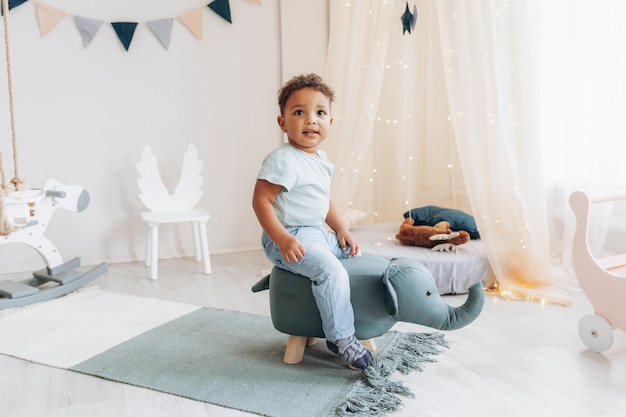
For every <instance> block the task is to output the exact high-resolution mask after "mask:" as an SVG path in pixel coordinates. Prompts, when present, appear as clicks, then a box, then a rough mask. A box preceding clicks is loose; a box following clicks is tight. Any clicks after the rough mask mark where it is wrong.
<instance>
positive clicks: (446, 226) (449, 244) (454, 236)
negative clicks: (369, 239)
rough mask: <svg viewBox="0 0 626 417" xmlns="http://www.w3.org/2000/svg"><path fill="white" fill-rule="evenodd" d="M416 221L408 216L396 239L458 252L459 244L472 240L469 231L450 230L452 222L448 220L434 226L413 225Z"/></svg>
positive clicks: (404, 242) (407, 243) (403, 242)
mask: <svg viewBox="0 0 626 417" xmlns="http://www.w3.org/2000/svg"><path fill="white" fill-rule="evenodd" d="M414 222H415V221H414V220H413V219H412V218H410V217H407V218H406V219H405V220H404V221H403V222H402V224H401V225H400V231H399V232H398V234H396V239H398V240H399V241H400V243H402V244H403V245H411V246H422V247H425V248H431V249H433V250H441V251H452V252H456V246H457V245H462V244H464V243H467V242H469V240H470V235H469V233H467V232H466V231H464V230H459V231H456V232H453V231H452V230H450V223H448V222H446V221H441V222H439V223H437V224H436V225H434V226H425V225H422V226H413V223H414ZM439 245H441V246H439Z"/></svg>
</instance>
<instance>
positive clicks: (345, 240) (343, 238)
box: [337, 229, 360, 257]
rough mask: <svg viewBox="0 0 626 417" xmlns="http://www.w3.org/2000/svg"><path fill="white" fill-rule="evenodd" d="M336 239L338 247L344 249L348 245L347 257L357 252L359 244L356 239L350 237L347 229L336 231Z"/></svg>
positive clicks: (350, 234)
mask: <svg viewBox="0 0 626 417" xmlns="http://www.w3.org/2000/svg"><path fill="white" fill-rule="evenodd" d="M337 240H338V241H339V247H341V250H346V248H347V247H350V252H348V257H350V256H354V255H356V254H358V253H359V250H360V249H359V244H358V243H357V241H356V239H354V238H353V237H352V233H350V231H349V230H347V229H346V230H342V231H341V232H337Z"/></svg>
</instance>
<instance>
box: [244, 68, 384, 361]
mask: <svg viewBox="0 0 626 417" xmlns="http://www.w3.org/2000/svg"><path fill="white" fill-rule="evenodd" d="M333 99H334V91H333V90H332V88H330V87H329V86H328V85H326V84H325V83H324V82H323V81H322V79H321V77H320V76H318V75H316V74H308V75H299V76H296V77H294V78H292V79H291V80H290V81H288V82H287V83H286V84H285V85H284V86H283V87H282V88H281V89H280V91H279V93H278V104H279V106H280V116H278V125H279V126H280V128H281V130H282V131H283V132H285V133H286V134H287V139H288V143H285V144H283V145H282V146H281V147H280V148H278V149H276V150H274V151H273V152H271V153H270V154H269V155H268V156H267V157H266V158H265V160H264V161H263V165H262V166H261V170H260V172H259V175H258V176H257V181H256V185H255V188H254V195H253V201H252V206H253V208H254V212H255V213H256V216H257V218H258V220H259V223H260V224H261V227H262V228H263V235H262V238H261V240H262V243H263V248H264V250H265V254H266V255H267V257H268V258H269V259H270V260H271V261H272V262H274V264H275V265H276V266H278V267H280V268H283V269H286V270H288V271H291V272H294V273H296V274H300V275H303V276H305V277H307V278H309V279H310V280H311V288H312V290H313V296H314V297H315V302H316V304H317V307H318V309H319V311H320V316H321V318H322V328H323V330H324V334H325V336H326V344H327V346H328V348H329V349H330V350H331V351H333V352H334V353H335V354H337V355H339V357H340V358H341V359H342V360H344V361H345V362H346V363H347V364H348V365H350V366H352V367H355V368H358V369H365V368H367V367H368V366H370V365H371V364H372V354H371V352H370V351H369V350H368V349H367V348H366V347H365V346H363V344H361V342H359V341H358V340H357V339H356V337H355V336H354V312H353V310H352V304H351V303H350V282H349V278H348V273H347V272H346V270H345V269H344V268H343V266H342V265H341V263H340V262H339V259H338V258H339V257H347V256H354V255H356V254H357V253H358V251H359V247H358V245H357V243H356V241H355V240H354V238H353V237H352V235H351V234H350V231H349V230H348V228H347V226H346V224H345V223H344V221H343V220H342V219H341V217H340V216H339V215H338V213H337V211H336V209H335V207H334V206H333V203H332V201H331V200H330V182H331V175H332V171H333V165H332V164H331V163H330V162H329V161H328V159H327V158H326V154H325V153H324V152H323V151H321V150H319V149H318V147H319V145H320V143H322V142H323V141H324V139H326V137H327V136H328V133H329V131H330V127H331V125H332V123H333V119H332V117H330V103H331V102H332V101H333ZM324 223H326V224H327V225H328V226H330V228H331V229H332V230H334V232H335V233H331V232H329V231H327V230H326V229H325V227H324Z"/></svg>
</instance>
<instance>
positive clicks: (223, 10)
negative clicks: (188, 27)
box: [207, 0, 233, 24]
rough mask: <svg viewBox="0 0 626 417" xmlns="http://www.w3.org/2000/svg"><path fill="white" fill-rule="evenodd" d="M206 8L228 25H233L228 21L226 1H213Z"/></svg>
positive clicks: (228, 12)
mask: <svg viewBox="0 0 626 417" xmlns="http://www.w3.org/2000/svg"><path fill="white" fill-rule="evenodd" d="M207 6H208V7H209V9H211V10H213V11H214V12H215V13H217V14H218V15H220V17H221V18H222V19H224V20H226V21H227V22H228V23H231V24H232V23H233V21H232V20H231V19H230V4H229V3H228V0H215V1H213V2H211V3H209V4H208V5H207Z"/></svg>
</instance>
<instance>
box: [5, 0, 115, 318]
mask: <svg viewBox="0 0 626 417" xmlns="http://www.w3.org/2000/svg"><path fill="white" fill-rule="evenodd" d="M8 9H10V8H9V7H8V1H7V0H2V11H5V10H8ZM3 19H4V26H5V47H6V52H7V75H8V81H9V104H10V110H11V133H12V137H13V159H14V172H15V176H14V178H13V179H12V180H11V182H10V183H8V182H7V181H6V180H5V172H4V165H3V163H2V161H3V158H2V152H1V149H0V174H1V181H2V182H1V184H0V245H2V244H6V243H21V244H25V245H28V246H30V247H32V248H34V249H35V250H36V251H37V252H39V254H40V255H41V256H42V257H43V258H44V260H45V262H46V267H45V268H43V269H41V270H39V271H36V272H34V273H33V277H32V278H30V279H27V280H24V281H12V280H3V281H0V309H6V308H15V307H22V306H25V305H28V304H31V303H36V302H40V301H46V300H50V299H52V298H56V297H59V296H61V295H64V294H67V293H69V292H71V291H74V290H76V289H78V288H80V287H81V286H83V285H85V284H87V283H88V282H90V281H93V280H94V279H95V278H97V277H98V276H100V275H102V274H103V273H104V272H106V270H107V266H106V264H104V263H101V264H99V265H97V266H95V267H93V268H91V269H90V270H88V271H86V272H81V271H77V270H76V268H77V267H79V266H80V259H79V258H74V259H72V260H70V261H68V262H65V263H64V262H63V259H62V258H61V255H60V254H59V251H58V250H57V248H56V246H55V245H54V244H53V243H52V242H51V241H50V240H49V239H48V238H46V237H45V236H44V231H45V229H46V227H47V226H48V223H49V221H50V218H51V217H52V213H53V212H54V211H55V210H56V209H57V208H62V209H66V210H70V211H74V212H80V211H82V210H84V209H85V208H87V205H88V204H89V194H88V193H87V191H86V190H85V189H84V188H83V187H80V186H76V185H64V184H60V183H59V182H57V181H55V180H52V179H51V180H48V181H47V182H46V184H45V185H44V187H43V189H32V190H24V191H22V190H21V186H22V180H21V178H20V176H19V173H18V163H17V160H18V158H17V140H16V133H15V120H14V106H13V86H12V77H11V60H10V54H9V40H8V13H3Z"/></svg>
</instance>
